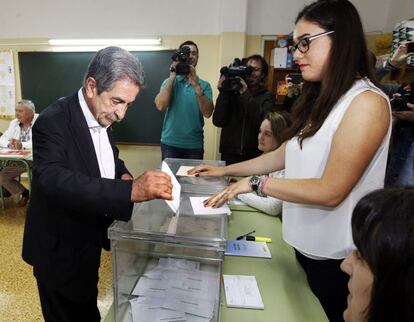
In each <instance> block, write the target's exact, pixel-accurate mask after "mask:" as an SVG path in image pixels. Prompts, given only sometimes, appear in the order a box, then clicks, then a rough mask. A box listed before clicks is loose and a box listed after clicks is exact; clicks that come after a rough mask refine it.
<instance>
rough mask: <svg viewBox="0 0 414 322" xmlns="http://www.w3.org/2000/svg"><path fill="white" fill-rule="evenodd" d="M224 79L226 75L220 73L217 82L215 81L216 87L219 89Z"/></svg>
mask: <svg viewBox="0 0 414 322" xmlns="http://www.w3.org/2000/svg"><path fill="white" fill-rule="evenodd" d="M225 80H226V76H224V75H221V76H220V78H219V80H218V83H217V89H218V90H220V89H221V88H222V87H223V82H224V81H225Z"/></svg>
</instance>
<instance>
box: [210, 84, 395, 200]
mask: <svg viewBox="0 0 414 322" xmlns="http://www.w3.org/2000/svg"><path fill="white" fill-rule="evenodd" d="M390 119H391V116H390V111H389V108H388V104H387V102H386V100H385V99H384V98H383V97H382V96H380V95H379V94H376V93H373V92H370V91H366V92H363V93H361V94H359V95H358V96H357V97H356V98H355V99H354V100H353V102H352V103H351V106H350V107H349V109H348V111H347V112H346V113H345V115H344V118H343V119H342V121H341V124H340V125H339V127H338V129H337V131H336V133H335V135H334V137H333V142H332V147H331V151H330V154H329V157H328V161H327V164H326V167H325V170H324V172H323V175H322V177H321V178H317V179H276V178H275V179H274V178H270V179H268V180H267V183H266V184H265V186H264V187H263V192H264V193H265V194H267V195H269V196H273V197H275V198H278V199H281V200H284V201H289V202H295V203H303V204H313V205H319V206H327V207H335V206H337V205H338V204H340V203H341V202H342V201H343V200H344V199H345V198H346V197H347V195H348V194H349V193H350V192H351V190H352V189H353V187H354V186H355V185H356V183H357V182H358V181H359V179H360V178H361V176H362V175H363V173H364V171H365V169H366V168H367V167H368V165H369V163H370V162H371V160H372V158H373V157H374V155H375V153H376V151H377V150H378V148H379V146H380V145H381V143H382V141H383V139H384V137H385V135H386V133H387V131H388V129H389V126H390ZM269 154H270V153H269ZM265 158H267V155H264V156H262V157H260V158H257V159H255V160H256V161H255V160H251V161H252V162H250V161H247V162H244V163H245V168H248V166H251V167H252V168H254V167H255V164H254V163H255V162H256V163H259V161H260V162H261V161H264V160H265ZM266 160H267V159H266ZM242 164H243V163H241V164H239V165H242ZM235 166H237V164H236V165H235ZM262 166H263V165H262ZM230 167H231V166H230ZM230 167H226V168H230ZM256 167H259V166H258V165H256ZM231 169H234V168H231ZM227 172H230V171H229V170H227V171H226V173H227ZM250 172H251V173H254V172H252V171H250ZM245 173H246V174H251V173H248V171H246V172H245ZM250 191H252V190H251V188H250V185H249V181H248V178H246V179H243V180H240V181H239V182H237V183H235V184H233V185H231V186H230V187H227V188H226V189H225V190H224V191H223V192H221V193H219V194H217V195H215V196H214V197H212V198H210V199H209V202H208V205H210V206H219V205H221V204H222V203H224V202H226V201H228V200H230V199H232V198H233V197H234V196H236V195H238V194H240V193H245V192H250Z"/></svg>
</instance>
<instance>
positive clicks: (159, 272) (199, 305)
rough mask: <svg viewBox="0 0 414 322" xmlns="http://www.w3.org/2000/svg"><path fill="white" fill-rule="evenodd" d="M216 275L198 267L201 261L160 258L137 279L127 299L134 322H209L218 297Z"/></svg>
mask: <svg viewBox="0 0 414 322" xmlns="http://www.w3.org/2000/svg"><path fill="white" fill-rule="evenodd" d="M217 284H218V283H217V275H215V274H213V273H210V272H205V271H201V270H200V263H199V262H194V261H189V260H185V259H172V258H161V259H160V260H159V262H158V265H157V266H156V267H155V268H153V269H151V270H149V271H146V272H145V273H144V274H143V275H142V276H141V278H140V279H139V280H138V283H137V285H136V286H135V288H134V290H133V292H132V295H136V296H138V298H134V299H132V300H131V301H130V303H131V307H132V317H133V321H145V322H147V321H164V322H165V321H196V322H208V321H210V320H211V319H212V318H213V316H214V305H215V302H216V298H217V296H218V291H219V290H218V285H217Z"/></svg>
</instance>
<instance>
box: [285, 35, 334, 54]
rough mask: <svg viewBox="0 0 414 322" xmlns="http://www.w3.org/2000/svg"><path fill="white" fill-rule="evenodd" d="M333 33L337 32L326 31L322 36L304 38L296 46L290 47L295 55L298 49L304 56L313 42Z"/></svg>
mask: <svg viewBox="0 0 414 322" xmlns="http://www.w3.org/2000/svg"><path fill="white" fill-rule="evenodd" d="M333 32H335V30H330V31H325V32H322V33H320V34H316V35H313V36H308V37H304V38H302V39H301V40H299V41H298V42H297V43H296V44H294V45H293V46H292V47H290V52H291V53H292V55H293V54H294V53H295V51H296V49H298V50H299V51H300V52H301V53H302V54H304V53H306V52H307V51H308V50H309V45H310V43H311V42H312V41H313V40H315V39H318V38H320V37H323V36H326V35H329V34H331V33H333Z"/></svg>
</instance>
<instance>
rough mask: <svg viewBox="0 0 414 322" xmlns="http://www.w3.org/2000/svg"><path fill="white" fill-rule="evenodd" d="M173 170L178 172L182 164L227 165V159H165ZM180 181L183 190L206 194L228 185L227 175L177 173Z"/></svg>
mask: <svg viewBox="0 0 414 322" xmlns="http://www.w3.org/2000/svg"><path fill="white" fill-rule="evenodd" d="M164 161H165V163H167V164H168V166H169V167H170V169H171V171H172V172H173V173H174V174H176V173H177V171H178V170H179V169H180V167H181V166H184V167H191V168H193V167H196V166H198V165H201V164H208V165H214V166H225V165H226V162H225V161H217V160H191V159H173V158H166V159H164ZM176 178H177V180H178V182H179V183H180V185H181V191H184V192H196V193H202V194H203V193H205V194H214V193H216V192H218V191H220V190H223V189H224V188H225V187H226V186H227V178H225V177H194V176H191V177H189V176H180V175H176Z"/></svg>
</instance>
